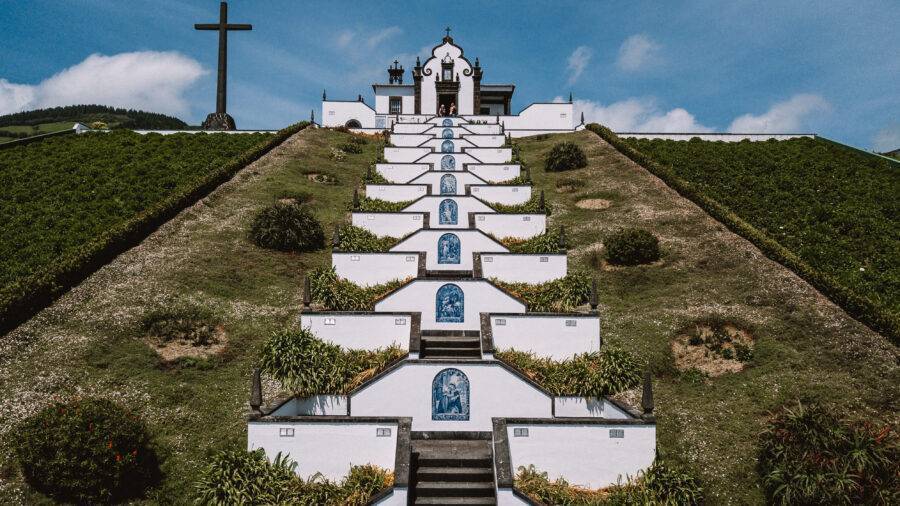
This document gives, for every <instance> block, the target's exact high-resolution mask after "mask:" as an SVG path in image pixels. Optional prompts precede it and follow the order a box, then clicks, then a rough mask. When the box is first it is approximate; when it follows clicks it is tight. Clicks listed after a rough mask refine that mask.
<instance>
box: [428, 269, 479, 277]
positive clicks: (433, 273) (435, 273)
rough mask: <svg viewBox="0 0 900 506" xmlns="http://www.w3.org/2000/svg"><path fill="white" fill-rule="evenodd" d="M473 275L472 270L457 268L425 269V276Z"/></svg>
mask: <svg viewBox="0 0 900 506" xmlns="http://www.w3.org/2000/svg"><path fill="white" fill-rule="evenodd" d="M474 276H475V275H474V273H473V272H472V271H457V270H444V271H438V270H434V271H425V277H426V278H471V277H474Z"/></svg>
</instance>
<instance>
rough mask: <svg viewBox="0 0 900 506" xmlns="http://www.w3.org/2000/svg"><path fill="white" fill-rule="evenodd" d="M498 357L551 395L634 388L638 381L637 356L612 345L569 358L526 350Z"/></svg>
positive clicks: (592, 394)
mask: <svg viewBox="0 0 900 506" xmlns="http://www.w3.org/2000/svg"><path fill="white" fill-rule="evenodd" d="M496 356H497V358H498V359H500V360H502V361H504V362H506V363H508V364H510V365H513V366H515V367H517V368H519V369H521V370H522V371H523V372H524V373H525V375H526V376H528V377H529V378H531V379H533V380H534V381H536V382H537V383H539V384H540V385H542V386H543V387H544V388H545V389H547V390H548V391H549V392H550V393H552V394H554V395H577V396H583V397H599V396H603V395H613V394H617V393H619V392H621V391H623V390H628V389H629V388H634V387H636V386H638V385H639V384H640V382H641V372H640V367H639V366H638V362H637V360H636V359H635V358H634V356H633V355H632V354H631V353H628V352H627V351H624V350H619V349H616V348H608V347H606V348H604V349H603V350H602V351H600V352H594V353H583V354H579V355H575V356H574V357H573V358H571V359H569V360H563V361H555V360H552V359H549V358H538V357H536V356H535V355H534V354H532V353H530V352H523V351H515V350H504V351H500V352H497V353H496Z"/></svg>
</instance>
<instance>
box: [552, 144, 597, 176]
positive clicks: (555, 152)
mask: <svg viewBox="0 0 900 506" xmlns="http://www.w3.org/2000/svg"><path fill="white" fill-rule="evenodd" d="M582 167H587V155H585V154H584V150H582V149H581V147H579V146H578V144H575V143H574V142H560V143H559V144H556V145H555V146H553V147H552V148H551V149H550V153H548V154H547V162H546V165H545V166H544V168H545V169H546V170H547V172H561V171H564V170H573V169H580V168H582Z"/></svg>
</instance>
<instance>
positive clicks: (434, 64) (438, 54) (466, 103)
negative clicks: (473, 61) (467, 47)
mask: <svg viewBox="0 0 900 506" xmlns="http://www.w3.org/2000/svg"><path fill="white" fill-rule="evenodd" d="M431 54H432V57H431V58H429V59H428V60H427V61H425V62H424V63H423V64H422V67H423V70H422V73H423V74H425V75H424V76H423V77H422V94H421V97H422V98H421V109H420V110H421V112H422V114H437V112H438V110H437V93H436V90H435V79H436V78H438V77H440V76H441V59H443V58H444V57H447V56H449V57H450V58H451V59H452V60H453V62H454V67H453V74H454V75H453V76H452V77H453V79H454V80H455V79H456V77H457V75H458V76H459V93H458V94H457V97H456V98H457V101H456V107H457V112H458V114H460V115H463V114H472V107H473V105H474V92H475V85H474V83H473V82H472V75H471V73H472V66H471V65H469V62H467V61H466V60H465V59H463V58H462V55H463V53H462V49H461V48H459V47H458V46H455V45H453V44H450V43H447V42H445V43H443V44H441V45H440V46H437V47H436V48H434V50H433V51H432V53H431ZM466 74H469V75H468V76H467V75H466Z"/></svg>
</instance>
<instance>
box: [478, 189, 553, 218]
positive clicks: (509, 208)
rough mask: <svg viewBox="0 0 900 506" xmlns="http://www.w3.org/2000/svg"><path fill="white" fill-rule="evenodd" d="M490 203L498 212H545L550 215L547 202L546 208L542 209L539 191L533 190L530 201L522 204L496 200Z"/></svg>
mask: <svg viewBox="0 0 900 506" xmlns="http://www.w3.org/2000/svg"><path fill="white" fill-rule="evenodd" d="M490 205H491V207H493V208H494V210H495V211H497V212H498V213H508V214H515V213H544V214H546V215H547V216H550V206H549V205H547V204H546V203H545V204H544V208H543V209H541V197H540V193H539V192H532V194H531V198H530V199H528V202H523V203H521V204H498V203H496V202H491V203H490Z"/></svg>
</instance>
